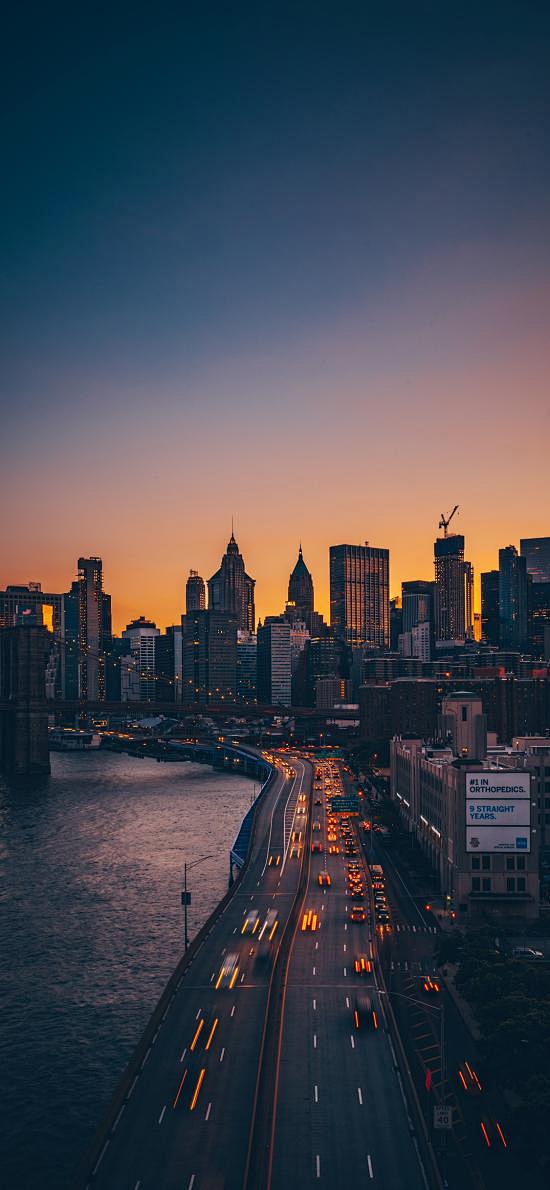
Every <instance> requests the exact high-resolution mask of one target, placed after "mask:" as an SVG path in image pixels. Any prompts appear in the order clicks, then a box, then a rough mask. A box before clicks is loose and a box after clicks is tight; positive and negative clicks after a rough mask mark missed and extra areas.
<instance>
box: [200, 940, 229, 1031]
mask: <svg viewBox="0 0 550 1190" xmlns="http://www.w3.org/2000/svg"><path fill="white" fill-rule="evenodd" d="M222 954H223V950H222ZM201 1012H202V1009H201V1008H199V1011H198V1013H197V1015H196V1017H195V1020H196V1021H198V1019H199V1017H200V1014H201Z"/></svg>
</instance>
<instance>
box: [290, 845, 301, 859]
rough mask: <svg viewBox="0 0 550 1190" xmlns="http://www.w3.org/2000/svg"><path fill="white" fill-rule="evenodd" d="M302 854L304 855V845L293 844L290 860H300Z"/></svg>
mask: <svg viewBox="0 0 550 1190" xmlns="http://www.w3.org/2000/svg"><path fill="white" fill-rule="evenodd" d="M301 854H302V844H301V843H293V844H292V847H291V848H290V858H291V859H299V858H300V856H301Z"/></svg>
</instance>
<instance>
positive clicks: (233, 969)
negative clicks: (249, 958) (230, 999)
mask: <svg viewBox="0 0 550 1190" xmlns="http://www.w3.org/2000/svg"><path fill="white" fill-rule="evenodd" d="M238 974H239V956H238V954H228V955H226V956H225V958H224V960H223V963H222V965H221V967H220V973H219V975H218V978H217V980H216V983H215V985H214V986H215V988H216V991H217V990H218V988H234V987H235V984H236V982H237V975H238Z"/></svg>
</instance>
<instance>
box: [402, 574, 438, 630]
mask: <svg viewBox="0 0 550 1190" xmlns="http://www.w3.org/2000/svg"><path fill="white" fill-rule="evenodd" d="M401 597H402V604H403V632H410V631H411V629H412V628H417V627H418V625H419V624H425V623H429V624H433V611H434V608H433V604H434V584H433V583H432V582H429V581H428V580H427V579H410V580H409V581H407V582H404V583H401Z"/></svg>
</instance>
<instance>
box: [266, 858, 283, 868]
mask: <svg viewBox="0 0 550 1190" xmlns="http://www.w3.org/2000/svg"><path fill="white" fill-rule="evenodd" d="M280 862H281V857H280V855H270V857H269V860H268V863H267V866H268V868H270V867H271V866H272V865H273V867H274V868H278V867H279V864H280Z"/></svg>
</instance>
